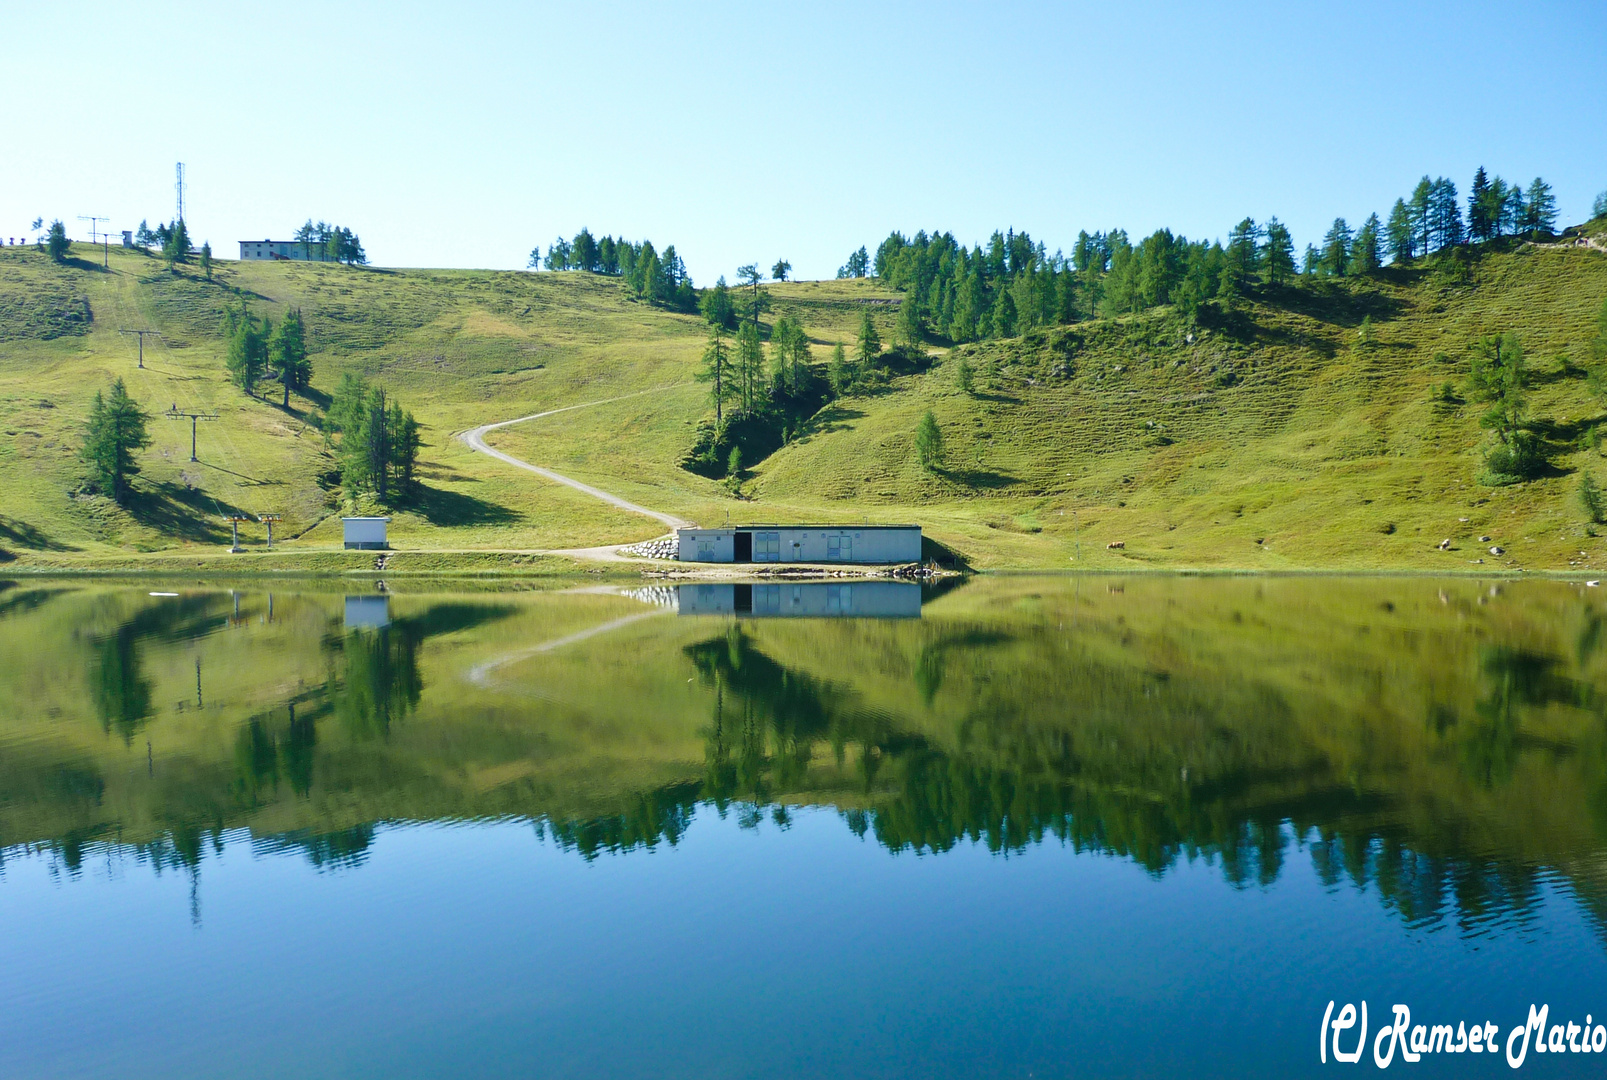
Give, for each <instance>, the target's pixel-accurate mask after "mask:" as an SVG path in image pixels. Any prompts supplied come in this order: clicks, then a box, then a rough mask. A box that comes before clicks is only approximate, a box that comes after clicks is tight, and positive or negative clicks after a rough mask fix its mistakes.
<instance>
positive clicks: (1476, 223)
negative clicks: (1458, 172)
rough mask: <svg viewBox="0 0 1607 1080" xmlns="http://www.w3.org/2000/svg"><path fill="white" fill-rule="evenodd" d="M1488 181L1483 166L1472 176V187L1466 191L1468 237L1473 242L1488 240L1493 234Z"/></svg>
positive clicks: (1493, 221)
mask: <svg viewBox="0 0 1607 1080" xmlns="http://www.w3.org/2000/svg"><path fill="white" fill-rule="evenodd" d="M1490 209H1491V208H1490V179H1489V177H1488V176H1486V175H1485V172H1484V166H1483V165H1480V166H1479V171H1478V172H1476V173H1474V174H1473V186H1472V188H1471V189H1469V191H1468V236H1469V237H1470V238H1471V239H1472V240H1473V241H1474V242H1475V243H1477V242H1479V241H1482V240H1488V239H1489V238H1490V237H1491V236H1493V235H1494V234H1495V224H1496V223H1495V220H1493V217H1492V215H1491V213H1490Z"/></svg>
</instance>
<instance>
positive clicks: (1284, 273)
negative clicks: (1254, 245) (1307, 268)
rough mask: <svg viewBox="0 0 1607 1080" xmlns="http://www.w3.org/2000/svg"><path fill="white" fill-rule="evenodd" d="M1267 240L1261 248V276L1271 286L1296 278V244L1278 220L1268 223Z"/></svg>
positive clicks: (1272, 219) (1271, 220) (1273, 219)
mask: <svg viewBox="0 0 1607 1080" xmlns="http://www.w3.org/2000/svg"><path fill="white" fill-rule="evenodd" d="M1266 236H1267V240H1266V243H1265V244H1263V245H1262V247H1261V276H1262V277H1264V278H1266V280H1267V284H1269V285H1283V284H1285V283H1287V282H1288V281H1289V279H1290V278H1292V277H1294V276H1295V242H1294V238H1293V237H1291V236H1290V235H1289V229H1288V228H1287V227H1286V226H1285V225H1284V224H1283V222H1281V221H1279V220H1278V219H1277V218H1271V219H1269V220H1268V221H1267V229H1266Z"/></svg>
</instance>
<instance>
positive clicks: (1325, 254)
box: [1321, 218, 1350, 277]
mask: <svg viewBox="0 0 1607 1080" xmlns="http://www.w3.org/2000/svg"><path fill="white" fill-rule="evenodd" d="M1321 265H1322V272H1323V273H1325V274H1328V275H1330V276H1333V277H1344V276H1345V270H1346V268H1347V267H1348V266H1349V265H1350V226H1349V225H1347V224H1345V219H1344V218H1334V223H1333V224H1332V225H1331V226H1329V227H1328V233H1327V235H1325V236H1324V237H1323V238H1322V263H1321Z"/></svg>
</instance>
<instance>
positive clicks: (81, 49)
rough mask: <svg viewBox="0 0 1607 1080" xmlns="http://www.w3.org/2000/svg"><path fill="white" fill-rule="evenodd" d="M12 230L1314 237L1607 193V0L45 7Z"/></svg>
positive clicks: (805, 254) (706, 239) (814, 270)
mask: <svg viewBox="0 0 1607 1080" xmlns="http://www.w3.org/2000/svg"><path fill="white" fill-rule="evenodd" d="M0 42H4V48H5V53H6V57H7V59H6V61H5V63H4V64H0V102H3V103H4V109H3V111H0V115H4V116H5V117H6V120H7V123H6V124H5V125H4V127H5V130H6V134H7V136H8V138H7V139H6V140H5V141H6V145H5V147H4V148H3V150H0V235H5V236H9V235H13V234H20V233H22V232H23V231H24V230H25V229H26V227H27V225H28V223H29V222H30V221H31V220H32V219H33V218H34V217H36V216H39V215H43V216H44V217H45V218H46V220H49V219H50V218H52V217H60V218H61V219H62V220H63V221H65V222H66V223H67V225H68V226H69V232H70V233H71V234H72V235H74V236H80V235H85V236H87V233H88V225H87V224H86V223H84V222H80V221H78V220H76V215H79V214H91V213H93V214H107V215H110V216H111V217H112V223H113V226H114V227H116V228H125V227H132V226H135V225H137V224H138V223H139V221H140V219H141V218H146V219H149V220H150V222H151V224H152V225H155V224H156V223H157V221H158V220H166V219H167V218H169V217H171V216H172V212H173V192H172V182H173V163H174V162H175V161H179V160H182V161H184V162H186V163H187V166H188V171H189V192H188V197H187V214H186V216H187V218H188V220H189V222H190V225H191V231H192V235H194V236H195V237H196V238H197V241H198V242H199V240H201V239H209V240H210V241H211V242H212V244H213V247H214V249H215V250H216V251H217V252H218V253H219V254H220V255H227V256H229V257H233V256H234V255H235V254H236V253H237V252H238V248H237V247H236V246H235V241H237V240H241V239H248V238H256V239H261V238H264V237H273V238H276V239H277V238H283V237H286V236H288V235H289V234H290V232H291V231H292V230H293V229H294V228H295V227H296V226H297V225H299V224H300V223H301V222H302V221H304V220H305V219H307V218H309V217H312V218H315V219H317V218H323V219H327V220H329V221H331V222H337V223H341V224H345V225H349V226H351V227H352V228H354V229H355V230H356V231H357V232H358V234H359V235H360V236H361V237H362V239H363V242H364V244H365V246H366V247H367V249H368V252H369V255H370V257H371V258H372V259H373V260H374V261H375V262H376V263H379V264H383V265H394V266H476V267H522V266H523V265H524V264H525V259H526V256H527V255H528V253H529V251H530V249H531V247H532V246H533V245H535V244H537V243H540V244H541V245H542V246H543V247H545V246H546V245H547V244H548V243H550V241H551V240H552V238H553V237H554V236H556V235H558V234H560V233H562V234H565V235H572V234H573V233H574V232H575V231H576V230H577V229H579V227H580V226H582V225H587V226H589V227H590V228H591V229H592V230H593V231H594V232H597V233H603V232H609V233H614V234H616V235H617V234H624V235H626V236H629V237H632V238H641V237H643V236H646V237H649V238H651V239H652V240H653V241H654V242H655V243H656V244H658V245H659V246H662V245H663V244H665V243H667V242H668V243H674V244H675V245H676V246H677V250H678V251H680V252H681V254H682V256H683V257H684V258H685V259H686V262H687V265H688V268H689V269H690V271H691V273H692V275H693V277H694V278H695V279H696V280H697V282H698V283H699V284H709V283H711V282H712V281H713V280H714V278H715V276H716V275H719V274H725V275H727V276H730V275H731V274H732V271H733V270H734V269H735V267H736V266H738V265H739V264H741V263H745V262H750V261H758V262H759V263H760V264H761V265H762V266H764V267H767V268H768V267H769V265H770V264H771V263H772V262H774V261H775V259H776V258H777V257H778V256H785V257H786V258H788V259H790V260H791V262H792V263H793V265H794V267H795V273H796V274H797V275H798V276H802V277H825V276H831V275H832V274H833V273H834V272H835V271H836V269H837V267H838V266H839V265H840V264H841V263H842V262H843V260H844V258H845V256H846V255H847V254H848V252H849V251H851V250H852V249H853V248H855V247H858V246H859V245H860V244H866V245H868V246H869V247H870V248H871V249H872V250H874V248H875V245H876V243H877V242H878V241H879V240H880V239H881V238H882V237H884V236H886V235H887V233H888V232H889V231H890V230H892V229H895V228H897V229H902V230H904V231H905V232H906V233H909V232H913V231H914V230H916V229H920V228H925V229H928V230H931V229H948V230H952V231H953V232H954V233H955V235H956V236H957V237H959V238H960V239H961V240H963V241H966V242H971V241H976V240H985V239H986V237H987V235H988V234H989V233H990V232H991V231H992V230H993V229H995V228H1004V227H1006V226H1014V227H1016V228H1018V229H1026V230H1028V231H1029V232H1031V233H1032V235H1033V236H1034V237H1036V238H1039V239H1042V240H1044V241H1045V242H1046V243H1047V244H1048V246H1049V247H1050V249H1051V250H1053V249H1054V248H1056V247H1064V248H1066V249H1068V250H1069V248H1070V246H1071V242H1072V240H1073V239H1074V238H1075V236H1076V234H1077V230H1078V229H1079V228H1087V229H1089V230H1090V231H1092V230H1094V229H1108V228H1111V227H1113V226H1121V227H1123V228H1126V229H1127V230H1128V232H1129V233H1130V234H1133V235H1134V236H1135V238H1136V237H1137V236H1138V235H1142V234H1145V233H1148V232H1150V231H1152V230H1153V229H1155V228H1157V227H1160V226H1163V225H1165V226H1169V227H1171V228H1172V229H1174V230H1176V231H1180V232H1183V233H1185V234H1187V235H1189V236H1191V237H1198V236H1205V237H1220V236H1222V235H1223V234H1224V233H1225V232H1226V231H1227V229H1228V228H1229V226H1231V225H1232V223H1233V222H1235V221H1237V220H1238V219H1239V218H1241V217H1244V216H1245V215H1250V216H1253V217H1255V218H1257V219H1258V220H1264V219H1265V218H1267V217H1268V216H1270V215H1273V214H1276V215H1278V216H1279V217H1280V218H1281V219H1283V220H1284V221H1285V222H1286V223H1287V224H1289V225H1290V226H1291V227H1292V228H1293V230H1294V233H1295V238H1296V242H1297V244H1298V245H1300V246H1302V247H1303V246H1304V244H1305V243H1306V242H1307V241H1310V240H1316V239H1318V238H1319V236H1320V234H1321V233H1322V232H1323V231H1324V230H1325V229H1326V228H1327V226H1328V224H1329V223H1330V222H1331V221H1332V220H1333V218H1334V217H1335V216H1336V215H1342V216H1344V217H1346V218H1347V219H1349V220H1350V221H1351V223H1352V224H1353V225H1354V224H1355V223H1356V222H1358V221H1360V220H1361V219H1362V218H1363V217H1365V216H1366V215H1367V214H1368V213H1369V212H1371V211H1377V212H1378V213H1379V214H1380V215H1383V214H1386V213H1387V211H1388V210H1389V207H1390V205H1391V204H1392V203H1393V201H1394V200H1395V198H1396V197H1397V196H1399V195H1401V194H1404V193H1406V192H1407V191H1409V190H1410V188H1411V186H1412V185H1413V184H1414V183H1415V181H1416V180H1417V178H1418V177H1419V176H1421V175H1422V174H1423V173H1425V172H1428V173H1433V174H1435V175H1441V174H1443V175H1446V176H1449V177H1451V178H1452V179H1453V180H1455V181H1456V183H1457V186H1458V188H1459V190H1461V191H1463V192H1464V193H1465V192H1466V189H1467V186H1468V181H1469V179H1470V177H1471V176H1472V173H1473V170H1474V169H1475V168H1476V167H1477V166H1479V165H1481V164H1482V165H1484V166H1485V167H1486V168H1487V169H1489V170H1490V171H1491V172H1493V173H1498V174H1500V175H1503V176H1505V177H1507V178H1508V179H1521V180H1522V181H1524V182H1525V183H1527V182H1528V181H1529V180H1530V179H1532V178H1533V177H1534V176H1535V175H1537V174H1538V175H1541V176H1544V177H1545V178H1546V179H1547V180H1549V181H1550V182H1551V183H1552V184H1553V186H1554V187H1555V189H1556V193H1557V197H1558V201H1559V204H1560V207H1561V211H1562V218H1563V221H1564V222H1574V221H1578V220H1581V219H1582V218H1583V217H1585V216H1586V215H1587V211H1588V209H1589V206H1590V202H1591V199H1592V197H1593V196H1594V195H1595V194H1596V193H1597V192H1599V191H1601V190H1603V189H1604V188H1607V142H1604V140H1603V120H1604V117H1607V4H1602V3H1600V2H1595V3H1584V2H1580V3H1546V2H1536V0H1526V2H1524V3H1513V2H1511V0H1502V2H1499V3H1493V4H1480V3H1470V4H1452V3H1422V4H1400V3H1371V2H1353V0H1346V2H1344V3H1337V2H1336V3H1329V4H1308V3H1287V2H1283V3H1266V4H1202V3H1197V2H1195V3H1148V4H1146V3H1106V4H1100V5H1090V4H1074V3H1066V4H1003V3H992V4H986V5H984V4H953V5H941V4H935V3H919V4H899V5H894V4H881V5H877V4H842V5H835V4H825V3H810V4H755V3H747V4H731V5H719V4H712V3H711V4H698V5H669V4H655V5H641V6H636V5H631V4H624V3H611V4H577V3H573V2H569V3H564V4H561V5H550V6H549V5H543V4H525V3H465V2H456V3H451V4H435V5H428V6H416V7H415V6H413V5H408V4H403V3H383V4H381V3H376V4H366V5H365V4H355V3H353V4H329V5H324V4H306V5H303V4H297V3H276V4H251V5H246V4H211V5H183V6H180V5H173V6H171V7H170V6H167V5H163V4H158V3H139V4H127V3H117V4H104V5H87V4H67V3H60V4H56V3H52V4H26V5H24V4H11V5H8V7H7V11H6V15H5V17H4V18H3V19H0Z"/></svg>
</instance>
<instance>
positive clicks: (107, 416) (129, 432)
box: [82, 379, 151, 504]
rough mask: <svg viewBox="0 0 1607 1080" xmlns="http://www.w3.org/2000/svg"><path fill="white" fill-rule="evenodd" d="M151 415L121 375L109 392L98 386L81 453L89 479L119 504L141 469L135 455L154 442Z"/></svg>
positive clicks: (90, 409)
mask: <svg viewBox="0 0 1607 1080" xmlns="http://www.w3.org/2000/svg"><path fill="white" fill-rule="evenodd" d="M149 419H150V418H149V417H148V416H146V414H145V411H144V410H143V409H141V408H140V407H139V405H138V404H137V403H135V401H134V400H133V399H132V398H130V397H129V396H128V389H127V388H126V387H125V386H124V385H123V380H122V379H118V380H116V381H115V382H113V383H112V388H111V392H110V393H109V394H106V395H104V396H103V395H102V394H101V393H100V391H98V390H97V391H96V392H95V400H94V402H93V403H91V405H90V407H89V420H88V423H87V424H86V426H85V431H84V447H83V450H82V456H83V460H84V463H85V464H86V465H88V466H89V479H90V483H91V484H92V485H93V486H94V487H95V489H96V490H98V491H100V492H101V493H102V494H104V495H109V496H110V497H111V498H112V499H113V500H114V501H115V502H117V503H119V504H120V503H122V502H123V501H124V500H125V499H126V498H127V497H128V493H129V479H130V478H131V477H133V476H134V475H135V474H136V473H138V472H139V465H138V464H137V463H136V462H135V460H134V455H135V454H137V453H138V452H139V451H141V450H143V449H145V448H146V447H147V446H149V445H150V444H151V439H150V435H149V433H148V432H147V430H146V424H147V422H148V421H149Z"/></svg>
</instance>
